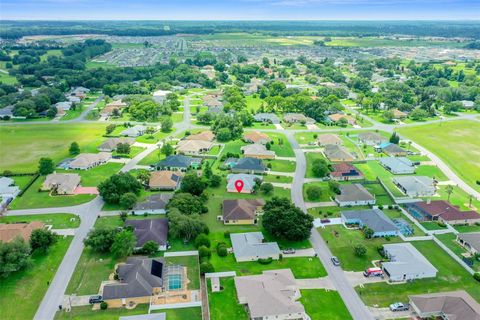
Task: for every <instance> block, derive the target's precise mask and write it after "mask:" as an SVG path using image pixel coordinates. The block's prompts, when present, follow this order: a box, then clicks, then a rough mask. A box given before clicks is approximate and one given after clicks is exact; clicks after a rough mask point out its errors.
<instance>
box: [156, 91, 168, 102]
mask: <svg viewBox="0 0 480 320" xmlns="http://www.w3.org/2000/svg"><path fill="white" fill-rule="evenodd" d="M170 93H172V91H169V90H157V91H155V92H154V93H153V100H155V101H156V102H159V103H163V101H165V100H166V99H167V96H168V95H169V94H170Z"/></svg>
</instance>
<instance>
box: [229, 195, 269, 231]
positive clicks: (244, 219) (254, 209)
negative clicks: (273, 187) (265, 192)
mask: <svg viewBox="0 0 480 320" xmlns="http://www.w3.org/2000/svg"><path fill="white" fill-rule="evenodd" d="M264 204H265V201H264V200H262V199H229V200H223V206H222V213H223V215H222V220H223V223H224V224H234V225H241V224H256V223H257V214H258V213H259V212H260V211H261V208H262V207H263V205H264Z"/></svg>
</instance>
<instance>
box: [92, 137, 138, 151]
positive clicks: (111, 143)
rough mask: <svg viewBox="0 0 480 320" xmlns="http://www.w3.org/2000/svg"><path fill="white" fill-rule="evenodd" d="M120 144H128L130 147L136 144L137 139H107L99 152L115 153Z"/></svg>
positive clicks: (99, 148)
mask: <svg viewBox="0 0 480 320" xmlns="http://www.w3.org/2000/svg"><path fill="white" fill-rule="evenodd" d="M120 143H123V144H125V143H126V144H128V145H132V144H134V143H135V139H133V138H125V137H122V138H110V139H107V140H105V141H104V142H103V143H102V144H101V145H100V146H99V147H98V150H100V151H108V152H112V151H114V150H115V149H117V145H119V144H120Z"/></svg>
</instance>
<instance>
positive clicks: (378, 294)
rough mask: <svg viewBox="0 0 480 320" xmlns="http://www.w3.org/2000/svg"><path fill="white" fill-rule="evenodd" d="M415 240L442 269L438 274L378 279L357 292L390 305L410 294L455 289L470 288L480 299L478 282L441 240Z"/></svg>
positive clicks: (370, 302)
mask: <svg viewBox="0 0 480 320" xmlns="http://www.w3.org/2000/svg"><path fill="white" fill-rule="evenodd" d="M412 244H413V245H414V246H415V248H417V249H418V251H420V252H421V253H422V254H423V255H424V256H425V258H427V259H428V260H429V261H430V262H431V263H432V264H433V265H434V266H435V267H436V268H437V269H438V273H437V277H436V278H431V279H421V280H416V281H414V282H409V283H405V284H398V285H388V284H386V283H375V284H368V285H365V288H358V287H357V288H356V290H357V292H358V293H359V295H360V297H361V298H362V300H363V301H364V302H365V303H366V304H367V305H370V306H372V305H374V304H377V305H379V306H380V307H386V306H388V305H389V304H390V303H393V302H395V301H402V302H408V295H412V294H423V293H433V292H442V291H454V290H466V291H467V292H468V293H470V295H471V296H472V297H473V298H474V299H476V300H477V301H480V286H479V285H478V282H476V281H475V280H474V279H473V278H472V276H471V275H470V274H469V273H467V271H465V269H463V268H462V267H461V266H460V265H459V264H458V263H457V262H456V261H455V260H453V259H452V258H451V257H450V256H448V255H447V253H445V252H444V251H443V250H442V249H441V248H440V247H439V246H438V245H437V244H435V243H434V242H433V241H416V242H412Z"/></svg>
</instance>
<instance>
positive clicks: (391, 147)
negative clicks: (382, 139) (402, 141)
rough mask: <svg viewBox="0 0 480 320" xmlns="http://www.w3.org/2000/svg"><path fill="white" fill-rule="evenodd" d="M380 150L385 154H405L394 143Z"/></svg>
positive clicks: (403, 150)
mask: <svg viewBox="0 0 480 320" xmlns="http://www.w3.org/2000/svg"><path fill="white" fill-rule="evenodd" d="M382 150H383V151H384V152H386V153H402V152H407V151H406V150H405V149H403V148H401V147H399V146H398V145H396V144H394V143H390V144H389V145H387V146H386V147H383V148H382Z"/></svg>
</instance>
